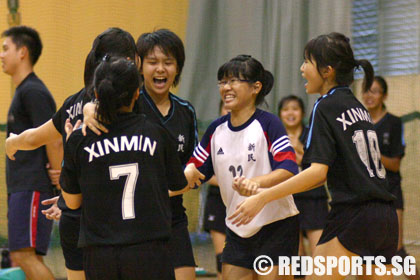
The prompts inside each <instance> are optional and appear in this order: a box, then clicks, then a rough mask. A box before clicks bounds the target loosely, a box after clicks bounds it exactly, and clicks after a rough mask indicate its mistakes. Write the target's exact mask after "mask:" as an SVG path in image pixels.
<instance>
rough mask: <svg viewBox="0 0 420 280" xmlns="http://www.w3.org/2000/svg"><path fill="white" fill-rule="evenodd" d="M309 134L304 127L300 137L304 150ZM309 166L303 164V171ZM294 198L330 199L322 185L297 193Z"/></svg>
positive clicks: (307, 129) (307, 128)
mask: <svg viewBox="0 0 420 280" xmlns="http://www.w3.org/2000/svg"><path fill="white" fill-rule="evenodd" d="M308 134H309V127H307V126H304V127H303V129H302V133H301V134H300V136H299V141H300V143H302V145H303V147H304V149H305V145H306V140H307V139H308ZM309 166H310V165H309V164H303V163H302V170H304V169H306V168H308V167H309ZM293 197H296V198H314V199H318V198H328V195H327V190H326V189H325V186H324V185H322V186H320V187H318V188H315V189H312V190H309V191H306V192H301V193H296V194H294V195H293Z"/></svg>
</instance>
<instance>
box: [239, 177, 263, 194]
mask: <svg viewBox="0 0 420 280" xmlns="http://www.w3.org/2000/svg"><path fill="white" fill-rule="evenodd" d="M259 187H260V184H259V183H257V182H254V181H252V180H250V179H247V178H245V177H244V176H241V177H236V178H235V179H233V183H232V188H233V189H234V190H235V191H237V192H238V193H239V194H240V195H242V196H251V195H254V194H257V190H258V188H259Z"/></svg>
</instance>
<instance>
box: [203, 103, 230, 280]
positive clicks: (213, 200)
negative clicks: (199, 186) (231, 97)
mask: <svg viewBox="0 0 420 280" xmlns="http://www.w3.org/2000/svg"><path fill="white" fill-rule="evenodd" d="M219 113H220V116H224V115H226V114H228V111H227V110H226V109H225V106H224V104H223V100H220V103H219ZM207 183H208V184H209V188H208V192H207V197H206V205H205V206H204V226H203V227H204V230H205V231H207V232H209V233H210V237H211V240H212V242H213V248H214V252H215V253H216V269H217V278H218V279H222V252H223V247H225V241H226V223H225V219H226V206H225V205H224V204H223V200H222V197H221V196H220V188H219V183H217V178H216V176H213V177H211V178H210V180H208V181H207Z"/></svg>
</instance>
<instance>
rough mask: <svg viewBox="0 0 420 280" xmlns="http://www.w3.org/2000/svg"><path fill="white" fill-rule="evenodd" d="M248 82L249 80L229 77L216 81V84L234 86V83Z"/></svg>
mask: <svg viewBox="0 0 420 280" xmlns="http://www.w3.org/2000/svg"><path fill="white" fill-rule="evenodd" d="M249 82H250V80H245V79H237V78H232V79H229V80H222V81H218V82H217V85H218V86H219V88H223V87H224V86H225V85H229V86H234V85H237V84H239V83H249Z"/></svg>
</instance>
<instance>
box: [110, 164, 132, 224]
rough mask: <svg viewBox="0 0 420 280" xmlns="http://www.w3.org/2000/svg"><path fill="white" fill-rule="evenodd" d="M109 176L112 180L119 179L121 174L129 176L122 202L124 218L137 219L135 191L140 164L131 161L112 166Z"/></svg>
mask: <svg viewBox="0 0 420 280" xmlns="http://www.w3.org/2000/svg"><path fill="white" fill-rule="evenodd" d="M109 176H110V179H111V180H118V179H120V177H121V176H127V179H126V180H125V185H124V191H123V196H122V202H121V208H122V218H123V220H129V219H135V218H136V214H135V212H134V192H135V190H136V185H137V184H136V183H137V178H138V176H139V165H138V164H137V163H129V164H123V165H113V166H110V167H109Z"/></svg>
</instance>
